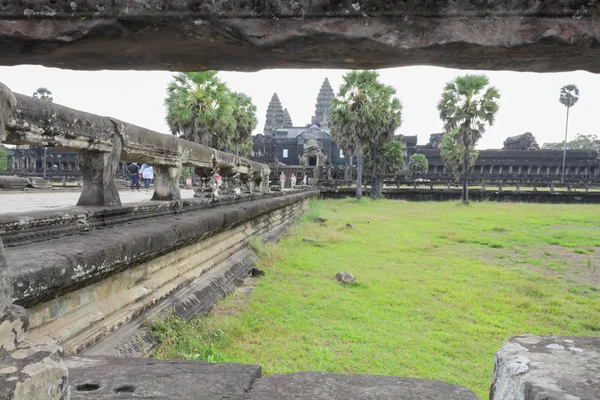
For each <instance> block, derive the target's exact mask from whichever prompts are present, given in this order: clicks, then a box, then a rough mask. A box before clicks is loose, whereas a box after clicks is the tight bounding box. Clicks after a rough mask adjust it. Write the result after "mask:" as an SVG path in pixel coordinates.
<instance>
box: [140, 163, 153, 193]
mask: <svg viewBox="0 0 600 400" xmlns="http://www.w3.org/2000/svg"><path fill="white" fill-rule="evenodd" d="M142 178H143V179H144V189H146V192H149V191H150V184H151V183H152V179H154V168H152V166H151V165H148V164H144V165H142Z"/></svg>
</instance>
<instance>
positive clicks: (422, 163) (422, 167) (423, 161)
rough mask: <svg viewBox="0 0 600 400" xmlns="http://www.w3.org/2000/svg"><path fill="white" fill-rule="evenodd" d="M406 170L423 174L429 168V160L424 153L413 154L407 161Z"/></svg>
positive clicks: (415, 173) (414, 173)
mask: <svg viewBox="0 0 600 400" xmlns="http://www.w3.org/2000/svg"><path fill="white" fill-rule="evenodd" d="M408 170H409V171H410V173H411V174H413V175H416V176H419V175H424V174H426V173H427V171H428V170H429V161H428V160H427V157H425V155H424V154H413V155H412V156H411V157H410V161H409V162H408Z"/></svg>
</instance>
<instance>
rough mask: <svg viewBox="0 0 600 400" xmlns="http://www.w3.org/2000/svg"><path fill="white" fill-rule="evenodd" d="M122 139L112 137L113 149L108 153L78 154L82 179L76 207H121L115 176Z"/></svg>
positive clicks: (116, 136)
mask: <svg viewBox="0 0 600 400" xmlns="http://www.w3.org/2000/svg"><path fill="white" fill-rule="evenodd" d="M122 147H123V143H122V139H121V137H120V136H118V135H114V137H113V149H112V151H111V152H110V153H100V152H96V151H82V152H80V153H79V158H78V162H79V169H80V170H81V175H82V178H83V187H82V188H81V196H80V197H79V201H78V202H77V205H78V206H106V207H114V206H120V205H121V198H120V197H119V191H118V189H117V185H116V184H115V175H116V173H117V169H118V167H119V160H120V159H121V150H122Z"/></svg>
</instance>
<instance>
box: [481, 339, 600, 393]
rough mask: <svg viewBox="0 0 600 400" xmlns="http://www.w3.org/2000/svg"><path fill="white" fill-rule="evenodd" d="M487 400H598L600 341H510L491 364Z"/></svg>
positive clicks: (599, 390)
mask: <svg viewBox="0 0 600 400" xmlns="http://www.w3.org/2000/svg"><path fill="white" fill-rule="evenodd" d="M494 361H495V362H494V376H493V378H492V385H491V389H490V400H596V399H600V338H598V337H569V336H535V335H525V336H516V337H513V338H512V339H511V340H510V341H509V342H508V343H506V344H505V345H504V346H502V347H501V348H500V350H498V352H497V353H496V357H495V360H494Z"/></svg>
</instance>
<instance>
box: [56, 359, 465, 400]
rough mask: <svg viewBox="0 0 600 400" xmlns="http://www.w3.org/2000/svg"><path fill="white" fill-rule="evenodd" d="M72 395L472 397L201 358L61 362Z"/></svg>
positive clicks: (274, 399) (437, 388) (421, 383)
mask: <svg viewBox="0 0 600 400" xmlns="http://www.w3.org/2000/svg"><path fill="white" fill-rule="evenodd" d="M66 364H67V367H68V368H69V386H70V390H71V399H72V400H75V399H86V400H87V399H98V400H106V399H120V398H136V399H137V398H139V399H156V400H159V399H161V400H162V399H164V400H166V399H178V400H216V399H227V400H350V399H352V400H477V396H475V394H474V393H473V392H472V391H470V390H468V389H465V388H463V387H460V386H456V385H451V384H449V383H445V382H440V381H433V380H426V379H413V378H397V377H391V376H374V375H339V374H330V373H323V372H299V373H293V374H287V375H276V376H271V377H267V378H262V379H261V378H260V375H261V367H260V366H258V365H243V364H216V363H215V364H210V363H204V362H200V361H186V360H175V361H162V360H156V359H139V358H137V359H135V358H128V359H123V358H111V357H81V356H73V357H69V358H67V360H66Z"/></svg>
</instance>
